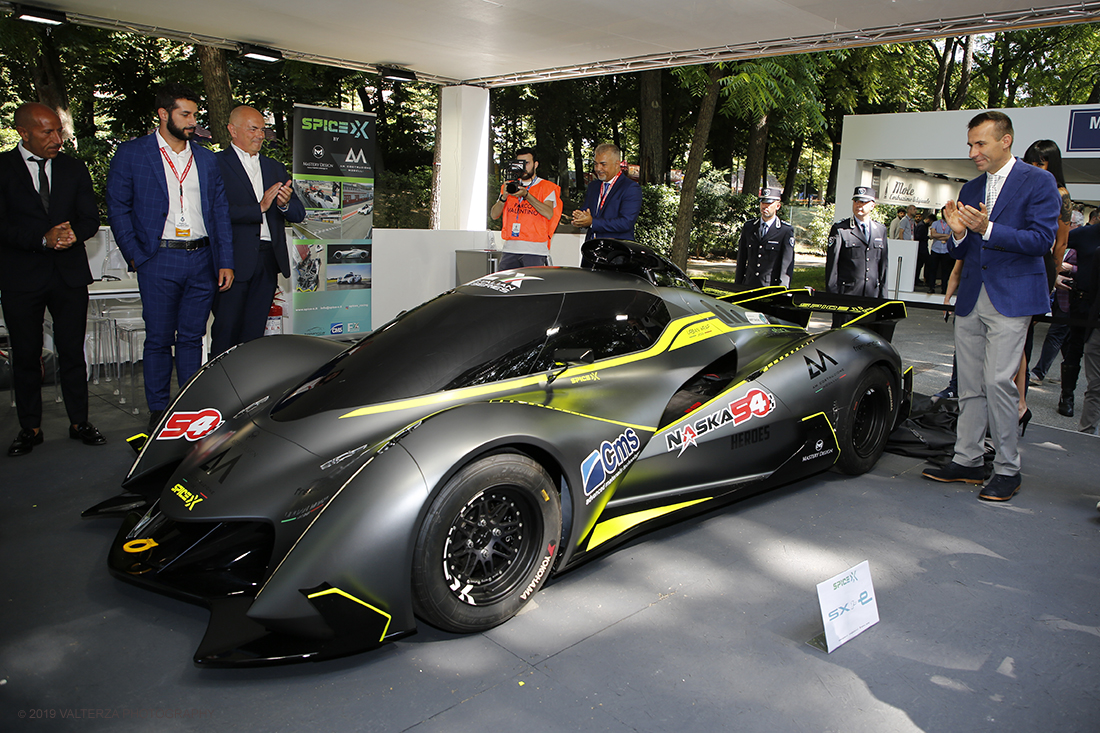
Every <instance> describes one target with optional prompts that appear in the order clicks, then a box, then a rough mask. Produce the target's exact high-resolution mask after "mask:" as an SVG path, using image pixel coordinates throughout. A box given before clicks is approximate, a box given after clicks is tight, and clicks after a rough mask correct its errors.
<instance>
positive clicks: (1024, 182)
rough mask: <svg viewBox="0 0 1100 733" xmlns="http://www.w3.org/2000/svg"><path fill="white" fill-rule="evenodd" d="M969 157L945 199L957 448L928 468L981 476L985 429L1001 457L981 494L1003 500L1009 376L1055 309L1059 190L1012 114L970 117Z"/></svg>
mask: <svg viewBox="0 0 1100 733" xmlns="http://www.w3.org/2000/svg"><path fill="white" fill-rule="evenodd" d="M968 128H969V132H968V133H967V144H968V145H969V147H970V159H971V160H972V161H974V164H975V165H976V166H977V168H978V170H979V171H982V175H980V176H978V177H977V178H975V179H973V180H971V181H969V182H968V183H966V184H965V185H964V186H963V187H962V191H961V192H960V194H959V200H958V201H957V202H955V201H948V202H947V206H946V207H945V209H944V221H946V222H947V224H948V226H950V227H951V238H950V239H949V240H948V242H947V248H948V252H949V253H950V254H951V255H952V256H953V257H954V258H955V259H957V260H962V261H963V268H962V277H961V280H960V282H959V292H958V296H957V299H956V301H955V355H956V358H957V360H958V374H959V409H960V413H959V422H958V427H957V428H956V440H955V455H954V458H953V459H952V462H951V463H950V464H948V465H947V466H945V467H943V468H928V469H926V470H925V471H924V473H923V475H924V476H925V477H926V478H930V479H933V480H935V481H962V482H965V483H970V484H981V483H982V481H983V479H984V470H983V454H984V448H983V443H984V440H985V434H986V430H987V429H988V430H989V434H990V436H991V437H992V440H993V443H994V448H995V449H996V451H997V457H996V459H995V460H994V463H993V477H992V478H991V479H990V481H989V483H988V484H986V485H985V487H984V488H983V489H982V490H981V492H980V493H979V494H978V498H979V499H985V500H986V501H1007V500H1009V499H1011V498H1012V497H1013V495H1015V493H1016V492H1017V491H1019V489H1020V454H1019V452H1018V450H1017V442H1018V433H1017V425H1018V423H1021V422H1022V421H1023V420H1024V418H1022V417H1021V416H1020V415H1019V412H1018V404H1019V395H1018V393H1017V390H1016V385H1015V382H1014V381H1013V379H1014V377H1015V375H1016V371H1017V370H1018V369H1019V366H1020V357H1021V355H1022V354H1023V350H1024V338H1025V336H1026V335H1027V329H1028V324H1029V323H1030V322H1031V317H1032V316H1034V315H1041V314H1044V313H1047V312H1049V310H1050V308H1049V306H1050V299H1049V293H1048V291H1047V281H1046V268H1045V266H1044V265H1043V254H1044V253H1045V252H1047V251H1048V250H1049V249H1050V246H1051V243H1052V242H1053V241H1054V233H1055V229H1056V227H1057V222H1058V214H1059V212H1060V211H1061V197H1060V196H1059V194H1058V185H1057V184H1056V183H1055V181H1054V176H1053V175H1051V174H1050V173H1048V172H1047V171H1045V170H1042V169H1041V168H1037V167H1035V166H1031V165H1027V164H1026V163H1024V162H1022V161H1020V160H1017V159H1016V158H1014V157H1013V156H1012V137H1013V131H1012V120H1010V119H1009V118H1008V115H1006V114H1004V113H1002V112H982V113H981V114H979V115H977V116H975V117H974V118H973V119H972V120H970V124H969V125H968Z"/></svg>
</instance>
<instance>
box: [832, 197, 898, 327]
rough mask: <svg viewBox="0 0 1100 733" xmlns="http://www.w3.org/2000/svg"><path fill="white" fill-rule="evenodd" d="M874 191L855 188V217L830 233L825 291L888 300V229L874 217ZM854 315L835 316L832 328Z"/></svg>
mask: <svg viewBox="0 0 1100 733" xmlns="http://www.w3.org/2000/svg"><path fill="white" fill-rule="evenodd" d="M874 208H875V190H874V189H873V188H871V187H869V186H856V190H855V191H854V192H853V193H852V217H851V218H850V219H845V220H844V221H838V222H837V223H836V224H833V228H832V229H830V230H829V251H828V253H827V254H826V258H825V290H826V291H828V292H830V293H839V294H840V295H859V296H863V297H865V298H885V297H887V295H886V294H887V287H886V286H887V281H888V280H887V274H886V271H887V265H888V264H889V252H888V251H887V247H886V227H885V226H883V225H882V224H880V223H878V222H877V221H875V220H873V219H872V218H871V212H872V211H873V210H874ZM852 317H853V316H847V315H846V314H842V313H836V314H834V316H833V327H834V328H836V327H838V326H841V325H843V324H844V323H847V322H848V321H850V320H852Z"/></svg>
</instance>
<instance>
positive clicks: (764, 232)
mask: <svg viewBox="0 0 1100 733" xmlns="http://www.w3.org/2000/svg"><path fill="white" fill-rule="evenodd" d="M766 236H768V223H767V222H761V224H760V238H761V239H763V238H764V237H766Z"/></svg>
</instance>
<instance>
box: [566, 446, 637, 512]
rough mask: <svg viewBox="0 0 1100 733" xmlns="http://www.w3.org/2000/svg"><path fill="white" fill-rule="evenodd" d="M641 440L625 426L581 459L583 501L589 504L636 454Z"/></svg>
mask: <svg viewBox="0 0 1100 733" xmlns="http://www.w3.org/2000/svg"><path fill="white" fill-rule="evenodd" d="M641 447H642V441H641V439H640V438H639V437H638V434H637V433H635V432H634V428H627V429H626V430H625V431H624V432H622V433H620V434H619V436H618V437H617V438H615V439H614V440H605V441H604V442H603V443H601V444H600V447H599V448H598V449H597V450H594V451H592V452H591V453H589V454H588V457H587V458H585V459H584V460H583V461H581V478H582V479H583V480H584V503H585V504H591V503H592V500H593V499H595V498H596V497H597V496H599V495H600V494H601V493H602V492H603V490H604V489H606V488H607V487H608V486H609V485H610V484H611V482H612V481H614V480H615V479H616V478H618V477H619V475H620V474H621V473H622V472H623V471H625V470H626V468H627V466H629V465H630V464H631V463H632V462H633V461H634V459H635V458H636V457H637V455H638V450H639V449H640V448H641Z"/></svg>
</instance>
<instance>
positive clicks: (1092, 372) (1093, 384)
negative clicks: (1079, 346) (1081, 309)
mask: <svg viewBox="0 0 1100 733" xmlns="http://www.w3.org/2000/svg"><path fill="white" fill-rule="evenodd" d="M1081 361H1082V362H1083V363H1084V365H1085V403H1084V404H1083V405H1081V431H1082V432H1085V433H1091V434H1093V435H1096V430H1097V428H1098V427H1100V328H1094V329H1092V335H1091V336H1089V340H1088V341H1086V342H1085V353H1084V355H1083V356H1082V358H1081Z"/></svg>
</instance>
